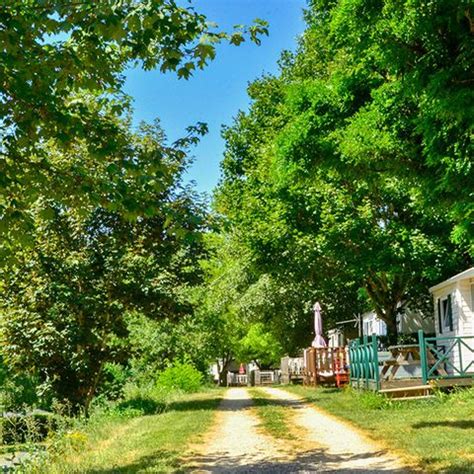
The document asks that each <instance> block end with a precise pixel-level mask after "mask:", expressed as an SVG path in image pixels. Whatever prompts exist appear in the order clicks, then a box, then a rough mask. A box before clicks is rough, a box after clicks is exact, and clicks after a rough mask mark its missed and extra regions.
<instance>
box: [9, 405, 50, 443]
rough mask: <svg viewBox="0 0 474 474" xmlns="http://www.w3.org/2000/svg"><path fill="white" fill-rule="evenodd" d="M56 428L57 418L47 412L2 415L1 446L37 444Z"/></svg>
mask: <svg viewBox="0 0 474 474" xmlns="http://www.w3.org/2000/svg"><path fill="white" fill-rule="evenodd" d="M57 426H58V417H57V416H56V415H55V414H53V413H49V412H43V411H41V410H34V411H32V412H30V413H13V412H10V413H4V414H3V416H2V418H0V433H1V441H2V443H3V444H17V443H25V442H38V441H42V440H43V439H45V438H46V437H47V436H48V435H49V434H50V433H51V432H53V431H54V430H55V429H56V428H57Z"/></svg>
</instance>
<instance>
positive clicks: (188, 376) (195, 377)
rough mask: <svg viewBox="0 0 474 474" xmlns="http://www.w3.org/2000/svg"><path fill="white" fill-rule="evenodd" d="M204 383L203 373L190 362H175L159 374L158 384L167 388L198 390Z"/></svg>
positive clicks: (189, 391)
mask: <svg viewBox="0 0 474 474" xmlns="http://www.w3.org/2000/svg"><path fill="white" fill-rule="evenodd" d="M202 385H203V375H202V373H201V372H199V370H197V369H196V368H195V367H193V366H192V365H191V364H189V363H188V362H179V361H178V362H174V363H173V365H171V366H170V367H168V368H167V369H165V370H164V371H163V372H161V373H160V374H159V375H158V379H157V386H158V387H161V388H164V389H166V390H170V391H171V390H180V391H183V392H186V393H192V392H197V391H199V390H200V388H201V387H202Z"/></svg>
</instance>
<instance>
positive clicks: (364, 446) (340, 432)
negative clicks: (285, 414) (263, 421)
mask: <svg viewBox="0 0 474 474" xmlns="http://www.w3.org/2000/svg"><path fill="white" fill-rule="evenodd" d="M264 391H265V393H267V394H268V395H270V396H271V397H273V398H276V399H278V400H279V401H282V402H283V403H285V405H287V406H288V408H289V409H290V410H292V417H293V420H294V422H295V423H296V424H297V425H298V426H299V427H301V428H303V429H304V433H305V439H306V441H309V442H310V443H311V442H313V443H317V444H319V445H320V448H319V449H318V450H316V451H314V452H312V453H309V454H310V456H312V457H313V460H314V459H315V458H317V457H319V458H320V466H321V467H320V469H321V470H323V471H336V472H371V473H374V472H380V473H395V472H398V473H402V472H408V470H407V469H406V468H404V466H403V464H402V463H401V462H400V461H399V460H398V459H397V458H396V457H395V456H394V455H393V454H389V453H387V452H385V451H384V450H383V449H381V448H380V446H377V445H376V444H375V443H374V442H373V441H371V440H369V439H368V438H367V437H365V436H364V435H363V434H361V433H360V432H358V431H357V430H356V429H354V428H353V427H351V426H350V425H349V424H346V423H344V422H342V421H340V420H338V419H336V418H335V417H332V416H331V415H328V414H326V413H325V412H323V411H320V410H318V409H316V408H314V407H312V406H310V405H308V404H307V403H306V402H304V401H303V400H302V399H301V398H299V397H298V396H297V395H294V394H291V393H288V392H287V391H285V390H280V389H276V388H266V389H264Z"/></svg>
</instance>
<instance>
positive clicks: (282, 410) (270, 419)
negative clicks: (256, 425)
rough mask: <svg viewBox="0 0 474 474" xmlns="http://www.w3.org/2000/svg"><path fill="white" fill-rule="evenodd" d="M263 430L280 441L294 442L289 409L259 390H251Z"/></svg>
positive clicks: (294, 437)
mask: <svg viewBox="0 0 474 474" xmlns="http://www.w3.org/2000/svg"><path fill="white" fill-rule="evenodd" d="M249 393H250V396H251V397H252V400H253V402H254V404H255V411H256V414H257V416H258V418H259V420H260V422H261V424H262V428H263V429H264V430H265V431H267V432H268V433H269V434H270V435H271V436H273V437H275V438H278V439H287V440H294V439H296V436H295V435H294V434H293V432H292V429H291V428H292V423H291V420H290V419H289V410H288V407H285V405H284V404H282V403H280V402H279V401H278V400H275V399H272V398H270V397H269V396H268V395H267V394H266V393H265V392H263V391H262V390H259V389H257V388H252V389H249Z"/></svg>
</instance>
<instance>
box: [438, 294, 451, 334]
mask: <svg viewBox="0 0 474 474" xmlns="http://www.w3.org/2000/svg"><path fill="white" fill-rule="evenodd" d="M440 309H441V315H440V316H441V318H440V319H441V321H442V324H443V329H448V330H449V331H452V330H453V305H452V302H451V295H448V296H447V297H446V298H442V299H441V304H440Z"/></svg>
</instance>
